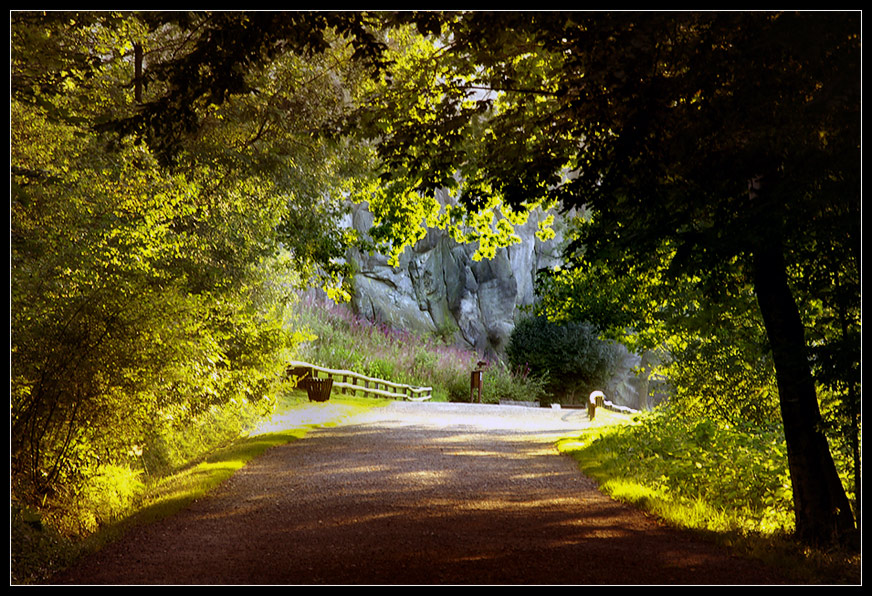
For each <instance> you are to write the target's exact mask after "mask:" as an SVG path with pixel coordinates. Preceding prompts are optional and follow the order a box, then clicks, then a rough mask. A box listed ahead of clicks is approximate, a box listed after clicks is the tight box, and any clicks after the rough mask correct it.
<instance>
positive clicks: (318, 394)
mask: <svg viewBox="0 0 872 596" xmlns="http://www.w3.org/2000/svg"><path fill="white" fill-rule="evenodd" d="M301 384H302V385H305V387H306V393H307V394H309V401H327V400H328V399H330V391H332V390H333V379H314V378H310V379H305V380H304V381H303V382H302V383H301Z"/></svg>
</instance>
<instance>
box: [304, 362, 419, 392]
mask: <svg viewBox="0 0 872 596" xmlns="http://www.w3.org/2000/svg"><path fill="white" fill-rule="evenodd" d="M288 374H289V375H292V376H294V377H296V378H297V379H302V378H306V377H307V376H308V378H311V379H320V378H329V379H333V389H334V390H339V392H340V393H344V394H346V395H358V394H361V395H363V396H365V397H385V398H388V399H403V400H409V401H424V400H428V399H430V398H431V397H433V388H432V387H414V386H412V385H404V384H402V383H392V382H391V381H385V380H384V379H376V378H374V377H368V376H366V375H362V374H360V373H356V372H353V371H350V370H335V369H331V368H324V367H323V366H317V365H315V364H310V363H308V362H298V361H293V362H290V363H288Z"/></svg>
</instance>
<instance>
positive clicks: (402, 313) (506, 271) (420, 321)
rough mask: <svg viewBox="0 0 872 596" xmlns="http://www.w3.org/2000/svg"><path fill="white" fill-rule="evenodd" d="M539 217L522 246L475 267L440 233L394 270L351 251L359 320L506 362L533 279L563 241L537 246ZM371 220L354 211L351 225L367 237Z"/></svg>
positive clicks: (380, 258)
mask: <svg viewBox="0 0 872 596" xmlns="http://www.w3.org/2000/svg"><path fill="white" fill-rule="evenodd" d="M542 217H543V215H542V214H541V213H534V214H533V215H531V217H530V219H529V220H528V222H527V223H526V224H525V225H524V226H521V227H520V228H517V229H516V233H517V234H518V236H520V238H521V243H519V244H515V245H513V246H510V247H508V248H502V249H499V250H498V251H497V253H496V255H495V256H494V257H493V258H492V259H488V260H479V261H476V260H474V259H473V254H474V252H475V248H476V247H475V246H473V245H467V244H459V243H457V242H456V241H455V240H454V239H453V238H451V236H450V235H449V234H448V233H447V232H446V231H444V230H441V229H429V230H428V231H427V235H426V236H425V237H424V238H423V239H422V240H421V241H419V242H418V243H417V244H416V245H415V246H414V247H412V248H411V249H407V250H406V251H405V252H404V253H403V255H402V256H401V258H400V262H399V266H397V267H392V266H391V265H389V264H388V259H387V258H386V257H385V256H384V255H381V254H368V253H362V252H359V251H353V252H352V253H351V254H349V260H351V261H352V262H353V263H354V270H355V276H354V283H353V286H354V295H353V298H352V305H353V307H354V309H355V311H356V312H358V313H359V314H361V315H363V316H365V317H367V318H368V319H370V320H374V321H382V322H386V323H389V324H391V325H394V326H396V327H400V328H403V329H408V330H414V331H418V332H427V333H435V334H438V335H441V336H443V337H444V338H445V339H447V340H449V341H453V342H456V343H459V344H465V345H467V346H469V347H472V348H474V349H475V350H476V351H478V352H479V353H480V354H482V355H483V356H486V357H493V356H496V355H499V354H502V352H503V350H504V349H505V346H506V342H507V341H508V339H509V336H510V334H511V332H512V329H513V328H514V326H515V322H516V320H517V317H518V316H521V315H522V313H523V308H524V307H526V306H529V305H531V304H533V302H534V300H535V287H534V284H535V279H536V272H537V271H538V270H539V269H541V268H544V267H551V266H553V265H556V264H558V263H559V262H560V255H561V249H562V242H563V239H562V237H561V235H560V234H559V233H558V235H557V236H556V237H555V238H554V239H552V240H549V241H547V242H542V241H540V240H539V239H537V238H536V235H535V233H536V231H537V230H538V225H539V221H540V219H541V218H542ZM372 222H373V215H372V214H371V213H370V212H369V211H368V209H367V206H366V205H365V204H361V205H356V206H355V207H354V208H353V211H352V213H351V215H350V217H349V222H348V225H351V226H352V227H354V229H355V230H357V231H358V232H359V233H362V234H366V233H367V231H368V230H369V228H370V227H371V226H372Z"/></svg>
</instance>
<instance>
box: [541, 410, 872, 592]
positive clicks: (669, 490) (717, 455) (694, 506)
mask: <svg viewBox="0 0 872 596" xmlns="http://www.w3.org/2000/svg"><path fill="white" fill-rule="evenodd" d="M600 412H601V411H598V412H597V423H598V424H596V425H594V426H592V427H591V428H590V429H588V430H586V431H585V432H583V433H581V434H580V435H578V436H572V437H566V438H564V439H563V440H561V441H559V443H558V449H559V450H560V452H561V453H564V454H567V455H569V456H571V457H573V458H574V459H575V460H576V461H577V462H578V465H579V468H580V469H581V471H582V472H584V474H585V475H587V476H589V477H590V478H592V479H593V480H595V481H596V482H597V483H598V484H599V487H600V490H601V491H602V492H603V493H605V494H607V495H609V496H610V497H612V498H614V499H616V500H619V501H622V502H626V503H629V504H632V505H633V506H635V507H637V508H639V509H642V510H644V511H646V512H648V513H650V514H652V515H654V516H655V517H657V518H659V519H661V520H662V521H663V522H665V523H667V524H668V525H671V526H674V527H679V528H682V529H686V530H689V531H692V532H695V533H697V534H699V535H700V536H703V537H705V538H707V539H710V540H713V541H715V542H719V543H721V544H723V545H726V546H729V547H731V548H733V549H735V550H736V551H737V552H739V553H741V554H745V555H748V556H752V557H756V558H759V559H762V560H764V561H766V562H768V563H769V564H771V565H773V566H775V567H777V568H779V569H780V570H782V571H783V573H784V574H785V575H786V576H787V577H789V578H790V579H791V580H792V581H794V582H796V583H798V584H857V583H859V581H860V564H861V555H860V554H859V553H858V552H855V551H850V550H841V549H832V550H829V551H820V550H814V549H809V548H806V547H803V546H801V545H799V544H798V543H797V542H796V541H795V540H793V539H792V538H791V535H790V534H791V531H792V529H793V519H792V513H791V512H792V494H791V492H790V490H789V481H788V480H787V470H786V457H785V455H784V447H783V439H781V438H780V435H779V432H778V431H777V429H772V428H757V429H751V428H742V429H735V428H729V427H725V426H719V425H717V424H715V423H713V422H711V421H707V420H699V419H694V420H685V419H682V418H681V417H679V416H675V415H671V414H670V413H669V412H659V413H656V414H644V415H639V416H635V417H633V418H632V419H630V418H629V417H614V416H612V417H611V418H608V417H606V416H601V414H600Z"/></svg>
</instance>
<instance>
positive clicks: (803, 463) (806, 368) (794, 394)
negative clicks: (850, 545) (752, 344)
mask: <svg viewBox="0 0 872 596" xmlns="http://www.w3.org/2000/svg"><path fill="white" fill-rule="evenodd" d="M765 219H766V220H767V222H766V223H767V225H766V226H764V227H763V230H765V231H764V232H763V233H761V234H759V237H758V238H757V239H756V241H755V247H754V288H755V290H756V293H757V302H758V304H759V305H760V312H761V315H762V317H763V323H764V325H765V326H766V333H767V336H768V338H769V343H770V347H771V348H772V357H773V360H774V362H775V376H776V381H777V383H778V394H779V402H780V405H781V417H782V420H783V422H784V434H785V438H786V441H787V457H788V466H789V468H790V479H791V482H792V484H793V501H794V513H795V516H796V533H797V537H798V538H799V539H800V540H801V541H802V542H804V543H806V544H813V545H824V544H831V543H833V542H841V541H843V540H845V539H847V538H848V537H849V536H852V535H853V534H854V516H853V514H852V513H851V506H850V503H849V501H848V498H847V495H846V493H845V489H844V487H843V486H842V482H841V480H840V479H839V475H838V472H837V471H836V466H835V463H834V461H833V458H832V454H831V453H830V448H829V445H828V443H827V439H826V437H825V436H824V434H823V420H822V417H821V413H820V408H819V407H818V401H817V393H816V389H815V383H814V378H813V377H812V374H811V366H810V364H809V360H808V355H807V351H806V346H805V329H804V327H803V324H802V319H801V318H800V315H799V309H798V308H797V305H796V300H795V299H794V297H793V294H792V292H791V290H790V286H789V284H788V280H787V267H786V263H785V260H784V248H783V236H782V226H783V218H782V215H781V214H780V212H779V211H778V210H775V211H774V212H770V213H768V214H767V215H766V217H765Z"/></svg>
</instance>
